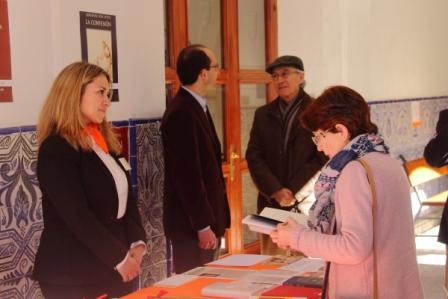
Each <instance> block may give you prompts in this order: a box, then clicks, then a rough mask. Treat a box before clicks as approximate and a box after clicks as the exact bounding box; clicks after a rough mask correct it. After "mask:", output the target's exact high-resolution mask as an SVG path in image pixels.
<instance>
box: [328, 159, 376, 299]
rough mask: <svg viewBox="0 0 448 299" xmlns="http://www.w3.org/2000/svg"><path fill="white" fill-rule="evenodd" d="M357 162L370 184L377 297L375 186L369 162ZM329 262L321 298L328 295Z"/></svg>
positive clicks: (334, 230)
mask: <svg viewBox="0 0 448 299" xmlns="http://www.w3.org/2000/svg"><path fill="white" fill-rule="evenodd" d="M358 161H359V163H361V165H362V166H363V168H364V169H365V171H366V174H367V181H368V182H369V185H370V190H371V192H372V226H373V298H374V299H378V265H377V260H378V258H377V248H376V246H377V242H376V235H377V229H376V218H377V216H376V211H377V208H376V206H377V202H376V186H375V180H374V178H373V175H372V171H371V170H370V166H369V164H367V162H366V161H365V160H363V159H358ZM332 234H333V235H334V234H336V221H335V223H334V227H333V233H332ZM330 266H331V263H330V262H327V266H326V267H325V276H324V285H323V289H322V297H321V298H322V299H326V298H327V296H328V277H329V273H330Z"/></svg>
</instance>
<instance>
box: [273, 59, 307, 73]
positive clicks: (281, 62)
mask: <svg viewBox="0 0 448 299" xmlns="http://www.w3.org/2000/svg"><path fill="white" fill-rule="evenodd" d="M279 66H292V67H294V68H296V69H298V70H301V71H302V72H303V71H304V68H303V62H302V59H300V58H299V57H297V56H292V55H284V56H280V57H278V58H277V59H276V60H274V61H273V62H272V63H271V64H269V65H268V66H267V67H266V72H268V73H269V74H272V72H273V71H274V69H275V68H276V67H279Z"/></svg>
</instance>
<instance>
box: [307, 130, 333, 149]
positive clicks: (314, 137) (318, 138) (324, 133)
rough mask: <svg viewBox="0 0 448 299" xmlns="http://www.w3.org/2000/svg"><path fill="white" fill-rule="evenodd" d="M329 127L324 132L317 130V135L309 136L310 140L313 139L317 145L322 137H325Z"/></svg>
mask: <svg viewBox="0 0 448 299" xmlns="http://www.w3.org/2000/svg"><path fill="white" fill-rule="evenodd" d="M330 130H331V129H328V130H326V131H324V132H322V131H321V132H319V133H318V134H317V135H314V136H311V140H313V142H314V144H315V145H318V144H319V142H320V141H321V139H322V138H325V137H326V136H327V134H328V133H329V132H330Z"/></svg>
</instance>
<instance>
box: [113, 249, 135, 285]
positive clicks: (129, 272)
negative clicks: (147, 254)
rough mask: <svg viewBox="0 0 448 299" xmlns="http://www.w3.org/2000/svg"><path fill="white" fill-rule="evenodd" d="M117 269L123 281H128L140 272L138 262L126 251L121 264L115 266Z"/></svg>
mask: <svg viewBox="0 0 448 299" xmlns="http://www.w3.org/2000/svg"><path fill="white" fill-rule="evenodd" d="M117 271H118V273H120V275H121V278H122V279H123V282H128V281H131V280H133V279H134V278H136V277H137V276H138V275H139V274H140V264H139V263H138V262H137V260H136V259H135V258H133V257H132V256H131V254H130V253H128V255H127V256H126V259H125V260H124V262H123V264H121V265H120V266H119V267H117Z"/></svg>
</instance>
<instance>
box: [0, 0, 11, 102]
mask: <svg viewBox="0 0 448 299" xmlns="http://www.w3.org/2000/svg"><path fill="white" fill-rule="evenodd" d="M0 102H12V76H11V47H10V41H9V23H8V1H7V0H0Z"/></svg>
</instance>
